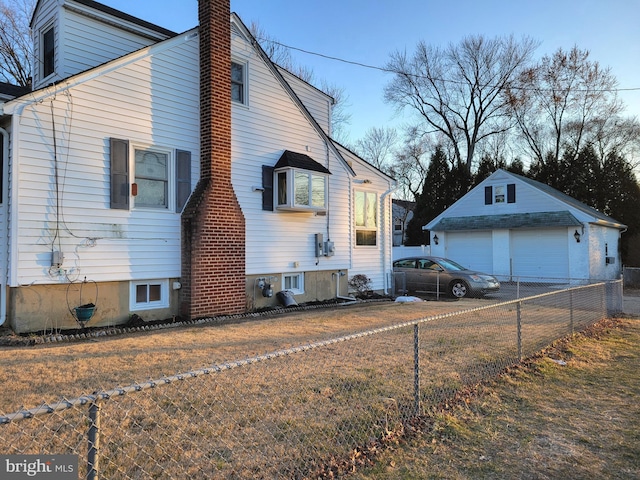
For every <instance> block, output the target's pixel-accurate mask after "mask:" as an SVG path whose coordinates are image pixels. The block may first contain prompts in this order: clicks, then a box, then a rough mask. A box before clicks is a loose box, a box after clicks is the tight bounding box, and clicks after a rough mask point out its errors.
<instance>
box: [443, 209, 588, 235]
mask: <svg viewBox="0 0 640 480" xmlns="http://www.w3.org/2000/svg"><path fill="white" fill-rule="evenodd" d="M574 226H575V227H580V226H582V223H580V221H578V219H577V218H576V217H574V216H573V214H571V212H569V211H562V212H536V213H511V214H504V215H478V216H475V217H455V218H443V219H441V220H440V221H439V222H438V223H436V224H435V225H434V226H433V227H432V228H431V230H437V231H443V232H446V231H455V230H495V229H514V228H552V227H574Z"/></svg>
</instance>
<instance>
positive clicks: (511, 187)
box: [507, 183, 516, 203]
mask: <svg viewBox="0 0 640 480" xmlns="http://www.w3.org/2000/svg"><path fill="white" fill-rule="evenodd" d="M507 203H516V184H515V183H510V184H508V185H507Z"/></svg>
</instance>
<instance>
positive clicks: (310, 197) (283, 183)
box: [276, 168, 327, 211]
mask: <svg viewBox="0 0 640 480" xmlns="http://www.w3.org/2000/svg"><path fill="white" fill-rule="evenodd" d="M276 188H277V191H276V207H277V208H278V209H285V210H314V211H318V210H320V211H322V210H326V209H327V175H326V174H324V173H320V172H313V171H310V170H302V169H298V168H284V169H278V170H276Z"/></svg>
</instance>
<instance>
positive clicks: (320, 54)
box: [266, 40, 640, 92]
mask: <svg viewBox="0 0 640 480" xmlns="http://www.w3.org/2000/svg"><path fill="white" fill-rule="evenodd" d="M266 41H267V42H269V43H273V44H275V45H279V46H281V47H283V48H288V49H290V50H296V51H298V52H302V53H306V54H307V55H314V56H316V57H321V58H326V59H327V60H333V61H336V62H341V63H346V64H349V65H355V66H357V67H362V68H368V69H371V70H378V71H380V72H385V73H393V74H403V75H410V76H412V77H416V78H432V77H427V76H424V75H417V74H408V73H406V72H400V71H398V70H393V69H391V68H385V67H379V66H377V65H369V64H367V63H362V62H356V61H354V60H347V59H344V58H340V57H335V56H332V55H326V54H324V53H319V52H313V51H311V50H305V49H304V48H300V47H292V46H291V45H287V44H284V43H281V42H278V41H276V40H266ZM432 79H433V80H437V81H441V82H449V83H459V84H464V82H457V81H455V80H447V79H442V78H432ZM511 88H514V89H517V90H535V91H551V90H552V89H530V88H527V87H516V86H512V87H511ZM576 91H590V92H594V91H597V92H633V91H640V87H632V88H604V89H589V90H584V89H576Z"/></svg>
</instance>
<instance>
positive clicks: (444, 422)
mask: <svg viewBox="0 0 640 480" xmlns="http://www.w3.org/2000/svg"><path fill="white" fill-rule="evenodd" d="M552 359H553V360H563V361H564V362H566V365H560V364H558V363H556V362H555V361H553V360H552ZM639 371H640V318H625V319H620V320H617V321H613V322H611V323H609V324H607V325H605V326H604V327H602V328H601V329H596V330H592V331H591V335H586V336H583V335H579V336H576V337H574V338H573V339H571V340H570V341H569V342H562V343H559V344H557V345H556V346H555V348H551V349H548V350H546V351H545V352H544V354H543V355H541V356H539V357H538V358H536V359H535V360H534V361H533V362H531V363H529V364H528V365H526V366H524V367H522V368H517V369H513V370H512V371H511V372H510V373H509V374H507V375H503V376H501V377H500V378H498V379H496V380H495V381H493V382H490V383H488V384H485V385H483V386H482V387H481V388H480V389H479V390H478V391H477V392H476V394H475V395H472V396H470V397H469V398H468V399H467V401H466V402H462V403H460V404H458V405H456V406H455V407H453V408H451V409H449V410H447V411H441V412H440V413H439V414H438V415H436V416H435V417H434V418H433V419H432V423H430V424H427V425H424V426H423V429H422V431H420V432H419V433H416V434H415V435H413V436H411V438H409V439H407V440H402V441H400V443H399V444H398V445H396V446H395V448H393V449H390V450H387V451H386V452H385V453H384V454H383V455H382V457H381V458H379V459H378V460H377V462H376V463H375V466H373V467H371V468H368V469H366V470H360V471H358V472H357V473H355V474H353V475H352V476H350V477H349V478H351V479H354V480H391V479H393V480H402V479H407V480H408V479H418V478H419V479H470V480H471V479H473V480H476V479H507V478H508V479H512V478H513V479H515V478H517V479H522V480H525V479H540V480H543V479H580V480H600V479H629V480H631V479H637V478H640V404H639V403H638V398H640V378H639V377H638V372H639Z"/></svg>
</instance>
